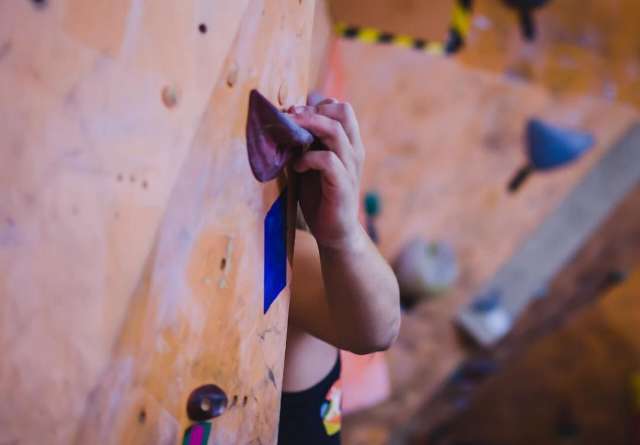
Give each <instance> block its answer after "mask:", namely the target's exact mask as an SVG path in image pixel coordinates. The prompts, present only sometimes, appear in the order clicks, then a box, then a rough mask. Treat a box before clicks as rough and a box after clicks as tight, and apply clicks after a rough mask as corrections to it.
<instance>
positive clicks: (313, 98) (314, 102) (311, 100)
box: [307, 91, 338, 107]
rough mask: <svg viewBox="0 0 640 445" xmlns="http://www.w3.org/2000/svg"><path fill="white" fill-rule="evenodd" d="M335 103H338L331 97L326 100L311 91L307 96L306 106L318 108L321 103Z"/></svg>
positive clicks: (318, 93)
mask: <svg viewBox="0 0 640 445" xmlns="http://www.w3.org/2000/svg"><path fill="white" fill-rule="evenodd" d="M335 102H338V101H337V100H336V99H333V98H331V97H329V98H327V97H325V96H324V95H323V94H322V93H320V92H317V91H313V92H311V93H309V95H308V96H307V105H310V106H312V107H315V106H318V105H320V104H321V103H335Z"/></svg>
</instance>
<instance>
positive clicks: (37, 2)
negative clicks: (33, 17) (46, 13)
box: [31, 0, 47, 8]
mask: <svg viewBox="0 0 640 445" xmlns="http://www.w3.org/2000/svg"><path fill="white" fill-rule="evenodd" d="M31 3H33V5H34V6H35V7H36V8H44V7H45V6H47V0H31Z"/></svg>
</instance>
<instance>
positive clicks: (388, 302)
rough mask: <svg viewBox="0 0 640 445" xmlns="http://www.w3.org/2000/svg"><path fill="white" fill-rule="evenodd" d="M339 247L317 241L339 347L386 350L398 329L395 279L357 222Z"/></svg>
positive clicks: (357, 350) (364, 351)
mask: <svg viewBox="0 0 640 445" xmlns="http://www.w3.org/2000/svg"><path fill="white" fill-rule="evenodd" d="M356 232H357V233H354V236H353V237H352V238H351V239H350V240H349V242H348V243H345V245H344V246H340V247H323V246H321V245H319V252H320V261H321V266H322V275H323V281H324V286H325V292H326V299H327V303H328V305H329V311H330V315H331V318H332V320H333V323H334V325H335V328H336V330H337V331H338V332H337V333H338V334H339V335H338V336H339V338H341V340H342V341H343V342H344V347H346V348H347V349H349V350H351V351H353V352H356V353H361V354H365V353H370V352H374V351H378V350H384V349H387V348H388V347H389V346H390V345H391V344H392V343H393V341H394V340H395V338H396V337H397V335H398V331H399V328H400V305H399V291H398V283H397V281H396V278H395V275H394V274H393V272H392V270H391V268H390V267H389V265H388V264H387V263H386V261H385V260H384V258H382V256H381V255H380V253H379V252H378V249H377V248H376V246H375V245H374V244H373V243H372V242H371V240H370V239H369V237H368V236H367V234H366V232H365V231H364V229H363V228H362V227H361V226H360V225H358V229H357V231H356Z"/></svg>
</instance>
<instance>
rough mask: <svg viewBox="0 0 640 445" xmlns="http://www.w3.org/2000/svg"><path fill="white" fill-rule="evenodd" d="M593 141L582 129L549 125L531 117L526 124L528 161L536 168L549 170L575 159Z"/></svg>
mask: <svg viewBox="0 0 640 445" xmlns="http://www.w3.org/2000/svg"><path fill="white" fill-rule="evenodd" d="M594 143H595V139H594V137H593V136H592V135H591V134H589V133H585V132H582V131H577V130H570V129H565V128H560V127H555V126H552V125H549V124H547V123H545V122H543V121H541V120H539V119H532V120H531V121H529V124H528V125H527V147H528V150H529V163H530V165H531V166H532V167H533V168H534V169H536V170H549V169H552V168H556V167H560V166H562V165H565V164H568V163H570V162H572V161H575V160H576V159H578V158H579V157H580V156H582V155H583V154H584V153H585V152H587V151H588V150H589V149H590V148H591V147H593V145H594Z"/></svg>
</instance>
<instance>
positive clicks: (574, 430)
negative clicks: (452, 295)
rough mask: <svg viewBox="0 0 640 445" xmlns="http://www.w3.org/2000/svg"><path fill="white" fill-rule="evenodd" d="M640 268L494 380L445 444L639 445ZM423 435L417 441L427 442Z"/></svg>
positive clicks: (456, 422) (450, 429) (452, 426)
mask: <svg viewBox="0 0 640 445" xmlns="http://www.w3.org/2000/svg"><path fill="white" fill-rule="evenodd" d="M639 293H640V269H637V268H636V269H635V271H634V272H633V273H632V274H631V275H630V276H629V278H628V280H627V281H626V282H625V283H623V284H621V285H619V286H618V287H616V288H615V289H613V290H611V291H609V292H606V294H605V295H604V296H603V297H602V298H601V299H600V301H598V302H597V303H596V304H594V305H592V306H590V307H587V308H583V309H582V310H580V311H579V312H578V313H576V314H575V316H574V317H573V318H572V319H571V320H569V321H568V322H567V323H565V324H564V325H563V326H562V327H560V329H558V330H557V331H556V332H554V333H553V334H551V335H549V336H547V337H545V338H543V339H540V340H539V341H537V342H536V343H535V344H534V345H533V346H532V347H531V348H530V349H529V350H528V351H527V352H526V354H525V355H524V357H522V358H521V359H519V360H518V361H517V362H512V363H509V364H507V366H506V367H505V369H504V370H503V371H502V372H501V373H500V374H498V375H496V376H494V377H492V378H491V379H490V381H488V382H487V385H486V386H485V387H483V388H482V389H481V391H480V393H479V394H478V396H477V397H476V399H475V400H474V401H473V402H472V403H471V404H470V406H469V407H468V408H467V409H466V410H465V411H464V413H463V414H461V415H460V416H458V417H457V418H455V419H454V420H453V421H452V422H451V423H450V424H449V425H448V430H447V434H446V436H445V437H444V438H443V440H442V441H441V442H440V443H443V444H444V443H484V444H514V445H518V444H530V443H544V444H550V445H553V444H566V443H571V444H584V445H591V444H593V445H599V444H605V443H606V444H611V445H618V444H619V445H624V444H629V443H635V441H636V440H637V436H633V435H632V431H633V430H634V429H635V430H636V431H637V427H638V426H640V425H638V413H637V406H635V404H636V401H635V400H634V397H635V396H634V394H633V393H632V386H631V379H632V377H633V376H634V375H638V373H639V372H640V337H638V326H639V325H640V300H639V299H638V294H639ZM426 442H427V441H426V438H424V437H422V438H419V437H416V438H415V441H412V442H409V443H415V444H424V443H426Z"/></svg>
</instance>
